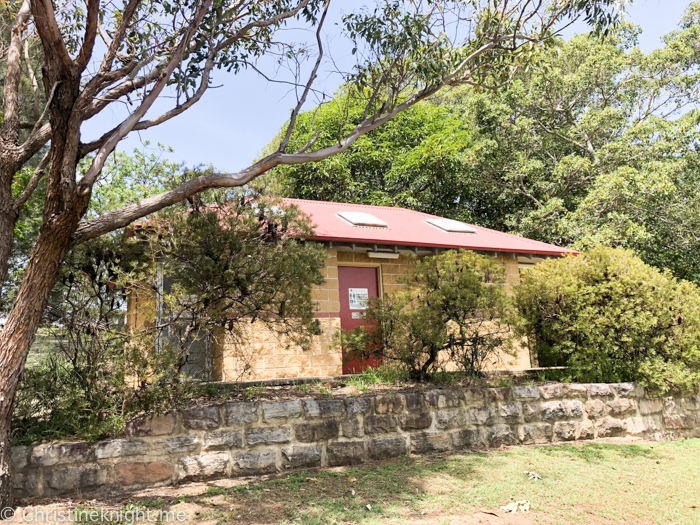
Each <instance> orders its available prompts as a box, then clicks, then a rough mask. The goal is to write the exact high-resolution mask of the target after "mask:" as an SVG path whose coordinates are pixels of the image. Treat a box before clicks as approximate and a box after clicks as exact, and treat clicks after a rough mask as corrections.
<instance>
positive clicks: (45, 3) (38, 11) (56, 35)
mask: <svg viewBox="0 0 700 525" xmlns="http://www.w3.org/2000/svg"><path fill="white" fill-rule="evenodd" d="M31 5H32V14H33V15H34V24H35V25H36V29H37V31H38V33H39V37H40V38H41V43H42V44H43V45H44V50H45V53H44V54H45V55H46V58H47V60H48V59H49V58H50V57H51V58H55V57H58V60H59V61H60V62H61V64H62V65H63V68H64V69H65V70H66V71H71V70H72V69H73V60H72V59H71V57H70V55H69V54H68V50H67V49H66V45H65V43H64V42H63V38H62V36H61V31H60V29H59V27H58V24H57V23H56V17H55V16H54V10H53V4H52V3H51V0H32V2H31Z"/></svg>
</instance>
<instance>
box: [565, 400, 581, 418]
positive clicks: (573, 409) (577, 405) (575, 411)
mask: <svg viewBox="0 0 700 525" xmlns="http://www.w3.org/2000/svg"><path fill="white" fill-rule="evenodd" d="M567 405H568V406H569V415H570V416H571V417H573V418H578V417H581V416H582V415H583V403H581V401H578V400H574V401H569V402H568V403H567Z"/></svg>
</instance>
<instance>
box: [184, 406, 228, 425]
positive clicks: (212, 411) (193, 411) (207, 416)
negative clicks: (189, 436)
mask: <svg viewBox="0 0 700 525" xmlns="http://www.w3.org/2000/svg"><path fill="white" fill-rule="evenodd" d="M182 420H183V423H184V425H185V428H187V429H189V430H213V429H215V428H218V427H219V426H220V425H221V406H220V405H213V406H202V407H194V408H189V409H187V410H183V411H182Z"/></svg>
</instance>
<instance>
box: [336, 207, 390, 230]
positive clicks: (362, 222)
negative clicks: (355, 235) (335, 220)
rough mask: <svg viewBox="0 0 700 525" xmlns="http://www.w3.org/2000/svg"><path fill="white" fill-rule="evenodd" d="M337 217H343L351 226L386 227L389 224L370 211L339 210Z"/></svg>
mask: <svg viewBox="0 0 700 525" xmlns="http://www.w3.org/2000/svg"><path fill="white" fill-rule="evenodd" d="M338 217H340V218H341V219H345V220H346V221H348V222H349V223H350V224H352V225H353V226H370V227H373V228H388V227H389V225H388V224H387V223H386V222H384V221H383V220H381V219H377V218H376V217H375V216H374V215H372V214H370V213H364V212H361V211H339V212H338Z"/></svg>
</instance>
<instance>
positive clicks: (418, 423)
mask: <svg viewBox="0 0 700 525" xmlns="http://www.w3.org/2000/svg"><path fill="white" fill-rule="evenodd" d="M432 424H433V415H432V414H431V413H429V412H414V413H409V414H404V415H402V416H399V426H400V427H401V428H402V429H404V430H423V429H426V428H430V426H431V425H432Z"/></svg>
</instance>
